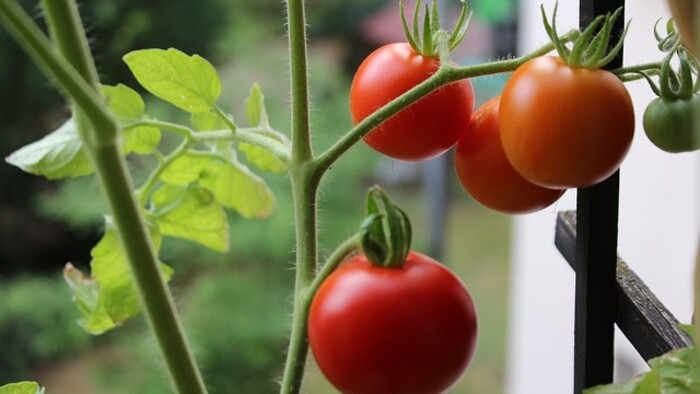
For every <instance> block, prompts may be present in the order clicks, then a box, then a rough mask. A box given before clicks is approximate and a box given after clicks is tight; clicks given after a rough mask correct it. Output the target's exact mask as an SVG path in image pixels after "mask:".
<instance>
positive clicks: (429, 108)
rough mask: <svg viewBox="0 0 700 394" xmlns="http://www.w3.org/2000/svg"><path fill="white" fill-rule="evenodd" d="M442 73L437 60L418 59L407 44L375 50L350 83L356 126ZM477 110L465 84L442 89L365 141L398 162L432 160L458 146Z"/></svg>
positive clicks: (421, 100)
mask: <svg viewBox="0 0 700 394" xmlns="http://www.w3.org/2000/svg"><path fill="white" fill-rule="evenodd" d="M439 67H440V61H439V59H437V58H435V57H428V56H423V55H421V54H419V53H416V52H415V51H414V50H413V48H411V46H410V45H409V44H408V43H394V44H388V45H385V46H383V47H381V48H379V49H377V50H375V51H374V52H373V53H371V54H370V55H369V56H368V57H367V58H366V59H365V60H364V61H363V62H362V64H361V65H360V67H359V68H358V70H357V72H356V73H355V76H354V78H353V81H352V85H351V88H350V113H351V115H352V120H353V121H354V122H355V123H359V122H360V121H362V120H363V119H365V118H366V117H367V116H369V115H371V114H372V113H373V112H375V111H376V110H377V109H379V108H381V107H382V106H383V105H384V104H387V103H388V102H390V101H391V100H393V99H394V98H396V97H398V96H400V95H401V94H402V93H404V92H406V91H408V90H409V89H411V88H412V87H414V86H416V85H418V84H419V83H421V82H422V81H424V80H425V79H427V78H428V77H429V76H431V75H432V74H434V73H435V72H436V71H437V70H438V68H439ZM473 108H474V90H473V88H472V85H471V83H470V82H469V80H467V79H464V80H461V81H458V82H454V83H451V84H449V85H446V86H443V87H441V88H439V89H438V90H436V91H434V92H432V93H430V94H428V95H427V96H425V97H423V98H421V99H420V100H418V101H417V102H415V103H413V104H411V105H410V106H408V107H406V108H404V109H403V110H401V111H400V112H398V113H397V114H394V115H393V116H391V117H390V118H389V119H387V120H385V121H384V122H383V123H382V124H380V125H379V126H377V127H375V128H374V129H373V130H372V131H371V132H370V133H369V134H367V135H366V136H365V137H364V140H365V142H366V143H367V144H368V145H369V146H370V147H372V148H373V149H375V150H377V151H379V152H381V153H383V154H385V155H387V156H390V157H393V158H395V159H401V160H426V159H430V158H432V157H435V156H438V155H440V154H442V153H444V152H445V151H447V150H448V149H450V148H451V147H452V146H453V145H454V144H455V143H456V142H457V139H458V138H459V136H460V134H461V133H462V131H464V129H465V128H466V126H467V123H468V120H469V116H470V115H471V113H472V110H473Z"/></svg>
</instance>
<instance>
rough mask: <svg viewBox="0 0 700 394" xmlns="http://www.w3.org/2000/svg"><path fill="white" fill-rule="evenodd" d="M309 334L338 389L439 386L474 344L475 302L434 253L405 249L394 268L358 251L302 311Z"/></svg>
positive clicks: (463, 363)
mask: <svg viewBox="0 0 700 394" xmlns="http://www.w3.org/2000/svg"><path fill="white" fill-rule="evenodd" d="M308 333H309V342H310V345H311V350H312V351H313V354H314V357H315V358H316V362H317V363H318V365H319V367H320V368H321V371H322V372H323V373H324V375H325V376H326V377H327V378H328V380H329V381H330V382H331V383H332V384H333V385H334V386H335V387H336V388H338V389H339V390H340V391H342V392H343V393H356V394H374V393H376V394H389V393H401V394H411V393H416V394H417V393H421V394H425V393H440V392H443V391H444V390H447V389H448V388H449V387H450V386H452V385H453V384H454V383H455V382H456V381H457V379H459V377H460V376H461V375H462V373H463V372H464V370H465V369H466V367H467V365H468V364H469V362H470V361H471V358H472V356H473V354H474V350H475V347H476V337H477V321H476V310H475V308H474V303H473V301H472V298H471V295H470V294H469V292H468V290H467V289H466V287H464V285H463V284H462V282H461V281H460V280H459V279H458V278H457V277H456V276H455V275H454V274H452V273H451V272H450V271H449V270H447V269H446V268H445V267H444V266H442V265H441V264H439V263H438V262H436V261H435V260H433V259H431V258H429V257H427V256H424V255H421V254H419V253H415V252H410V253H409V255H408V256H407V258H406V262H405V264H404V265H403V266H402V267H399V268H384V267H378V266H374V265H372V264H371V263H370V262H369V261H367V258H366V257H365V255H359V256H356V257H354V258H353V259H351V260H350V261H348V262H346V263H344V264H342V265H341V266H340V267H339V268H338V269H337V270H336V271H335V272H333V273H332V274H331V275H330V276H329V277H328V279H326V280H325V282H324V283H323V284H322V285H321V287H320V289H319V291H318V292H317V293H316V296H315V298H314V300H313V303H312V305H311V311H310V314H309V329H308Z"/></svg>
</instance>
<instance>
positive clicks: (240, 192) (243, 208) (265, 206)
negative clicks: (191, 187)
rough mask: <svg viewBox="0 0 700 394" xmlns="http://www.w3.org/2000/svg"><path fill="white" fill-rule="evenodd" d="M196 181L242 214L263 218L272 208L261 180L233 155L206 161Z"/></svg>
mask: <svg viewBox="0 0 700 394" xmlns="http://www.w3.org/2000/svg"><path fill="white" fill-rule="evenodd" d="M199 183H200V185H201V186H202V187H205V188H207V189H209V190H211V192H212V193H213V194H214V197H215V198H216V200H217V201H219V202H220V203H221V204H222V205H223V206H225V207H227V208H230V209H235V210H236V211H238V212H239V213H240V214H241V216H243V217H244V218H264V217H267V216H268V215H270V213H272V212H273V211H274V210H275V206H276V202H275V197H274V195H273V194H272V190H270V188H269V187H268V186H267V184H266V183H265V181H264V180H263V179H262V178H260V177H258V176H257V175H255V174H253V173H252V172H250V170H249V169H248V168H247V167H246V166H244V165H243V164H241V163H239V162H238V161H236V160H235V159H233V158H230V159H229V160H225V161H224V160H216V161H212V162H210V163H209V164H208V165H207V166H206V168H205V169H204V171H203V172H202V174H201V177H200V179H199Z"/></svg>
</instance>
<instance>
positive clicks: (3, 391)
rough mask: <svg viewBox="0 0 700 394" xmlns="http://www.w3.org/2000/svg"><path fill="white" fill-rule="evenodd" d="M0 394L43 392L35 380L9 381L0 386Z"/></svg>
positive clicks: (42, 393)
mask: <svg viewBox="0 0 700 394" xmlns="http://www.w3.org/2000/svg"><path fill="white" fill-rule="evenodd" d="M0 394H44V388H43V387H39V385H38V384H37V383H35V382H20V383H10V384H6V385H4V386H0Z"/></svg>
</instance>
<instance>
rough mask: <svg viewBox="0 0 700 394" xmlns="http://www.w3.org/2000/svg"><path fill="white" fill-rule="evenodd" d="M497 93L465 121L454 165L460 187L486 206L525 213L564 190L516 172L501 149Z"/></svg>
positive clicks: (555, 198) (551, 199) (547, 201)
mask: <svg viewBox="0 0 700 394" xmlns="http://www.w3.org/2000/svg"><path fill="white" fill-rule="evenodd" d="M500 100H501V98H500V96H499V97H495V98H493V99H491V100H489V101H487V102H486V103H485V104H484V105H482V106H481V107H480V108H479V109H477V110H476V112H474V115H473V116H472V118H471V121H470V122H469V127H468V128H467V130H466V132H465V133H464V134H462V136H461V137H460V138H459V141H458V142H457V146H456V149H455V168H456V170H457V176H458V177H459V180H460V182H461V183H462V186H464V189H465V190H466V191H467V192H468V193H469V194H470V195H471V196H472V197H473V198H474V199H475V200H477V201H478V202H480V203H481V204H483V205H485V206H486V207H488V208H491V209H494V210H496V211H499V212H504V213H528V212H533V211H537V210H540V209H542V208H545V207H547V206H549V205H551V204H552V203H553V202H554V201H556V200H558V199H559V197H561V195H562V194H564V190H561V189H549V188H544V187H541V186H537V185H535V184H533V183H531V182H529V181H528V180H526V179H525V178H523V177H522V176H521V175H520V174H518V172H517V171H515V169H513V166H512V165H511V164H510V162H509V161H508V158H507V157H506V154H505V152H504V150H503V145H502V144H501V138H500V131H499V130H500V128H499V124H498V112H499V107H500Z"/></svg>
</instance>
